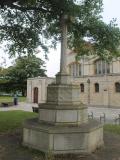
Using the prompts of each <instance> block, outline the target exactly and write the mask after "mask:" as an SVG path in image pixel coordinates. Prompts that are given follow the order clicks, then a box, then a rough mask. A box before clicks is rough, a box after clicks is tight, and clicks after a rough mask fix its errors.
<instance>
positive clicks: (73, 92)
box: [47, 84, 81, 105]
mask: <svg viewBox="0 0 120 160" xmlns="http://www.w3.org/2000/svg"><path fill="white" fill-rule="evenodd" d="M79 95H80V87H79V86H78V85H72V84H69V85H56V84H53V85H49V86H48V88H47V103H52V104H54V103H55V104H69V105H71V104H73V105H74V104H81V102H80V96H79Z"/></svg>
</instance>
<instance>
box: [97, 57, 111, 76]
mask: <svg viewBox="0 0 120 160" xmlns="http://www.w3.org/2000/svg"><path fill="white" fill-rule="evenodd" d="M106 73H110V64H109V63H107V62H106V61H103V60H97V61H96V62H95V74H106Z"/></svg>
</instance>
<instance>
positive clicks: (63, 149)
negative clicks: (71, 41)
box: [23, 15, 104, 154]
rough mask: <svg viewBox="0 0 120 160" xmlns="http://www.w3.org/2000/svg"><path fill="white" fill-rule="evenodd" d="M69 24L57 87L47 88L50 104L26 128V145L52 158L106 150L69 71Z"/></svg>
mask: <svg viewBox="0 0 120 160" xmlns="http://www.w3.org/2000/svg"><path fill="white" fill-rule="evenodd" d="M67 20H68V16H66V15H64V16H62V18H61V60H60V72H59V73H58V74H57V75H56V83H55V84H50V85H48V87H47V100H46V103H44V104H39V116H38V118H34V119H28V120H27V121H25V123H24V126H23V145H24V146H28V147H31V148H34V149H37V150H40V151H43V152H45V153H47V152H51V153H52V154H66V153H70V154H75V153H77V154H81V153H82V154H83V153H84V154H86V153H87V154H88V153H91V152H93V151H95V150H96V148H99V147H101V146H103V144H104V142H103V126H102V125H101V124H99V122H97V121H95V120H88V113H87V107H86V106H85V105H84V104H82V103H81V101H80V98H79V97H80V87H79V85H75V84H72V81H71V76H70V75H69V73H67V69H66V50H67Z"/></svg>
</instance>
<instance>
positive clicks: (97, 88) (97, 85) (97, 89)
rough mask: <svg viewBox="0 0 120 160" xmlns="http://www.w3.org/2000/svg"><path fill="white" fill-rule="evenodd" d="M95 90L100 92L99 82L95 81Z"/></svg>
mask: <svg viewBox="0 0 120 160" xmlns="http://www.w3.org/2000/svg"><path fill="white" fill-rule="evenodd" d="M95 92H99V84H98V83H95Z"/></svg>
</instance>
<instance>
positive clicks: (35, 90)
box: [33, 87, 38, 103]
mask: <svg viewBox="0 0 120 160" xmlns="http://www.w3.org/2000/svg"><path fill="white" fill-rule="evenodd" d="M33 102H34V103H38V88H37V87H35V88H34V100H33Z"/></svg>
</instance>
